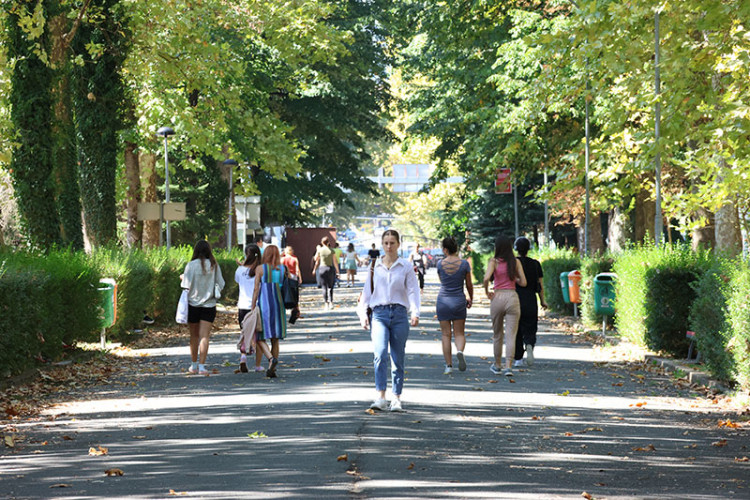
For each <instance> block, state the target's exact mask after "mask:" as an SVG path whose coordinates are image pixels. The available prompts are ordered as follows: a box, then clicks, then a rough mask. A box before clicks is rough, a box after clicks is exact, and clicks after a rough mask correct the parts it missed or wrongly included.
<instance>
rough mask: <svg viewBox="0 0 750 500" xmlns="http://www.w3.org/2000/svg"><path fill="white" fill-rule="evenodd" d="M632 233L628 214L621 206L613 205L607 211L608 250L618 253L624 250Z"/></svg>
mask: <svg viewBox="0 0 750 500" xmlns="http://www.w3.org/2000/svg"><path fill="white" fill-rule="evenodd" d="M632 234H633V231H632V227H631V224H630V216H629V215H628V214H626V213H625V211H624V210H623V209H622V208H620V207H615V208H614V209H613V210H612V211H611V212H610V213H609V231H608V234H607V239H608V240H609V251H610V252H615V253H618V252H622V251H623V250H625V248H626V246H627V244H628V242H629V241H630V239H631V238H632Z"/></svg>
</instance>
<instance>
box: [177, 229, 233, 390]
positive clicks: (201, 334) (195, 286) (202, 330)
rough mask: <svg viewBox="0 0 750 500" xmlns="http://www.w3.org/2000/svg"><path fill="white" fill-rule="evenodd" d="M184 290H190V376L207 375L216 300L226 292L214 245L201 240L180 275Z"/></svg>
mask: <svg viewBox="0 0 750 500" xmlns="http://www.w3.org/2000/svg"><path fill="white" fill-rule="evenodd" d="M180 279H181V280H182V282H181V285H180V286H181V287H182V288H184V289H185V290H187V291H188V328H189V330H190V359H191V361H192V362H191V364H190V368H188V372H189V373H198V374H199V375H206V376H208V370H207V369H206V357H207V356H208V342H209V337H210V336H211V326H213V323H214V320H215V319H216V299H218V298H219V297H220V296H221V291H222V290H223V289H224V278H223V277H222V275H221V269H220V268H219V264H218V263H217V262H216V259H215V258H214V254H213V252H211V245H209V244H208V242H207V241H206V240H200V241H199V242H198V243H196V244H195V247H194V248H193V256H192V258H191V259H190V262H188V263H187V265H186V266H185V271H184V272H183V273H182V275H181V276H180Z"/></svg>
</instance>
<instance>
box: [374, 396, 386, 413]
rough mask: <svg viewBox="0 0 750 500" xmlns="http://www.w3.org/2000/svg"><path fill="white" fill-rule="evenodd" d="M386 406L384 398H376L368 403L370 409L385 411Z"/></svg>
mask: <svg viewBox="0 0 750 500" xmlns="http://www.w3.org/2000/svg"><path fill="white" fill-rule="evenodd" d="M386 406H387V402H386V400H385V399H383V398H378V399H376V400H375V401H373V402H372V404H370V409H371V410H380V411H385V408H386Z"/></svg>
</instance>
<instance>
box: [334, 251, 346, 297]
mask: <svg viewBox="0 0 750 500" xmlns="http://www.w3.org/2000/svg"><path fill="white" fill-rule="evenodd" d="M333 253H334V255H335V256H336V264H338V267H337V270H336V286H337V287H340V286H341V276H339V275H340V274H341V270H342V269H343V262H342V260H343V259H342V258H343V256H344V251H343V250H342V249H341V247H339V242H338V241H336V242H334V243H333Z"/></svg>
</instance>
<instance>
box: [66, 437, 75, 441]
mask: <svg viewBox="0 0 750 500" xmlns="http://www.w3.org/2000/svg"><path fill="white" fill-rule="evenodd" d="M74 439H75V438H72V437H70V436H63V440H64V441H73V440H74Z"/></svg>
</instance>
